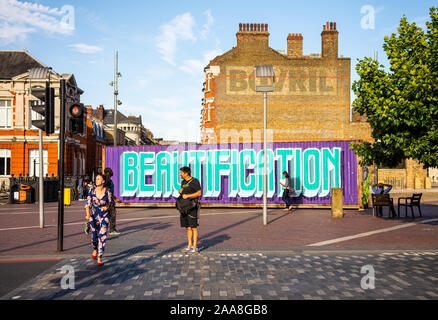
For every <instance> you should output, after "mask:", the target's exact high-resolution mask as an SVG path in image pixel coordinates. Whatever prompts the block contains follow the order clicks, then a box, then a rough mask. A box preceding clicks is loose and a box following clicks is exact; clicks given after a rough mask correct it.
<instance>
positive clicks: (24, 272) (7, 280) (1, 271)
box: [0, 259, 59, 297]
mask: <svg viewBox="0 0 438 320" xmlns="http://www.w3.org/2000/svg"><path fill="white" fill-rule="evenodd" d="M58 261H59V259H56V260H54V259H51V260H46V261H24V262H19V261H0V297H1V296H3V295H5V294H6V293H8V292H10V291H12V290H14V289H15V288H18V287H19V286H21V285H23V284H24V283H26V282H27V281H29V280H31V279H33V278H35V277H36V276H38V275H39V274H40V273H42V272H44V271H46V270H47V269H50V268H51V267H52V266H54V265H55V264H56V263H58Z"/></svg>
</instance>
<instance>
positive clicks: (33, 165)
mask: <svg viewBox="0 0 438 320" xmlns="http://www.w3.org/2000/svg"><path fill="white" fill-rule="evenodd" d="M47 162H48V161H47V150H45V149H43V176H44V175H45V174H46V173H47V172H48V171H47ZM34 172H35V177H39V176H40V153H39V150H38V149H29V176H31V177H33V176H34Z"/></svg>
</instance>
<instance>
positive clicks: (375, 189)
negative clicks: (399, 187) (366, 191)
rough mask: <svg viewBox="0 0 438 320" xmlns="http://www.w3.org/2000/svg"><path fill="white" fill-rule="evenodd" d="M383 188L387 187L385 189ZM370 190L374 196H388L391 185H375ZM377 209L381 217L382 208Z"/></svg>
mask: <svg viewBox="0 0 438 320" xmlns="http://www.w3.org/2000/svg"><path fill="white" fill-rule="evenodd" d="M385 186H387V188H386V189H385ZM371 189H372V190H373V192H374V193H375V194H388V193H389V191H391V189H392V185H390V184H385V183H376V184H373V185H372V186H371ZM378 209H379V215H380V216H382V210H383V209H382V207H378Z"/></svg>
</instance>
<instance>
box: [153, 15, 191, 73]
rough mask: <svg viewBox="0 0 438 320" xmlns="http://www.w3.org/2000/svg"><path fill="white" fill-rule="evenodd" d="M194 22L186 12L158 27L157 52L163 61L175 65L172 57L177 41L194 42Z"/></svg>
mask: <svg viewBox="0 0 438 320" xmlns="http://www.w3.org/2000/svg"><path fill="white" fill-rule="evenodd" d="M194 25H195V20H194V19H193V16H192V15H191V14H190V13H189V12H187V13H184V14H181V15H178V16H176V17H175V18H173V20H172V21H170V22H168V23H166V24H163V25H162V26H161V27H160V30H161V32H160V34H159V35H158V37H157V41H158V43H157V47H158V51H159V52H160V53H161V54H162V58H163V60H164V61H166V62H168V63H170V64H172V65H176V63H175V61H174V55H175V52H176V49H177V43H178V41H179V40H191V41H193V42H195V41H196V37H195V35H194V33H193V27H194Z"/></svg>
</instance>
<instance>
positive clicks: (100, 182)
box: [85, 174, 112, 266]
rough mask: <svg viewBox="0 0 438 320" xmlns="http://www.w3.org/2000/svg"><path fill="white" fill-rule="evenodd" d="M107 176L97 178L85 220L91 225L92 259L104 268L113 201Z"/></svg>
mask: <svg viewBox="0 0 438 320" xmlns="http://www.w3.org/2000/svg"><path fill="white" fill-rule="evenodd" d="M104 183H105V176H104V175H102V174H98V175H97V176H96V187H95V188H93V189H91V191H90V192H89V193H88V197H87V204H86V205H85V210H86V212H87V215H86V217H85V219H87V221H88V222H89V224H90V231H91V233H92V241H91V244H92V246H93V253H92V255H91V257H92V258H93V259H96V257H97V265H98V266H102V265H103V262H102V255H103V252H104V251H105V243H106V236H107V232H108V225H109V211H108V208H109V205H110V203H111V201H112V195H111V192H110V191H109V189H108V188H105V187H104Z"/></svg>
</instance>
